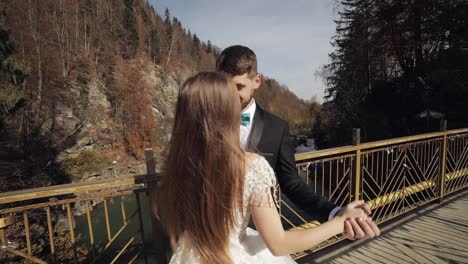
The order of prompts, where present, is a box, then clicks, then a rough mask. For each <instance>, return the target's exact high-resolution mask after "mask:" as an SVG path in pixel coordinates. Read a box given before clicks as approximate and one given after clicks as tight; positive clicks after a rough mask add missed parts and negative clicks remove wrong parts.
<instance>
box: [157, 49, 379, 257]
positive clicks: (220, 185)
mask: <svg viewBox="0 0 468 264" xmlns="http://www.w3.org/2000/svg"><path fill="white" fill-rule="evenodd" d="M216 70H217V71H216V72H201V73H198V74H196V75H195V76H193V77H191V78H189V79H188V80H186V81H185V83H184V84H183V85H182V87H181V88H180V91H179V95H178V99H177V106H176V115H175V120H174V127H173V133H172V139H171V142H170V145H169V148H168V152H167V160H166V163H165V168H164V171H163V175H162V179H161V185H160V189H159V197H158V201H159V209H158V211H159V216H160V218H161V220H162V221H163V223H164V224H165V226H166V228H167V231H168V233H169V235H170V236H171V237H172V238H174V239H176V240H177V241H178V242H177V246H176V248H175V251H174V254H173V256H172V258H171V261H170V263H256V264H257V263H295V262H294V261H293V260H292V259H291V258H290V257H289V254H291V253H295V252H299V251H302V250H306V249H310V248H312V247H314V246H316V245H318V244H319V243H321V242H323V241H325V240H327V239H329V238H330V237H332V236H335V235H338V234H341V233H343V234H344V236H345V237H346V238H349V239H354V238H366V237H374V236H378V235H379V234H380V231H379V228H378V227H377V226H376V225H375V223H374V222H373V221H372V219H371V218H370V217H369V215H370V213H371V211H370V207H369V206H368V205H367V204H366V203H365V202H364V201H354V202H352V203H350V204H348V205H347V206H345V207H338V206H335V205H334V204H333V203H332V202H330V201H328V200H326V199H324V198H323V197H320V196H319V195H318V194H316V193H314V192H313V191H312V188H310V187H309V186H307V185H306V184H305V182H304V181H303V180H302V179H301V178H300V177H299V176H298V174H297V170H296V166H295V160H294V149H293V147H292V145H291V142H290V138H289V127H288V124H287V123H286V121H284V120H282V119H280V118H278V117H276V116H275V115H273V114H271V113H269V112H267V111H265V110H263V109H262V108H261V107H260V106H259V105H257V104H256V102H255V100H254V99H253V93H254V90H255V89H257V88H258V87H259V86H260V84H261V81H262V76H261V75H260V74H259V73H258V72H257V59H256V55H255V53H254V52H253V51H252V50H250V49H249V48H247V47H244V46H232V47H229V48H226V49H225V50H224V51H222V53H221V54H220V56H219V58H218V59H217V62H216ZM239 99H240V103H239ZM278 184H279V186H280V188H281V191H282V192H283V193H284V194H285V195H286V196H287V197H288V198H289V199H290V200H291V201H292V202H293V203H294V204H295V205H297V206H298V207H299V208H300V209H302V210H304V211H306V212H307V213H308V214H310V215H311V216H313V217H315V219H317V220H319V221H320V222H321V224H320V225H319V226H317V227H314V228H310V229H303V230H295V231H286V230H284V229H283V226H282V223H281V218H280V215H279V214H278V206H279V205H278V199H277V197H276V188H277V185H278ZM250 218H252V219H253V222H254V225H255V229H256V230H255V229H254V228H250V227H248V226H249V225H248V223H249V219H250Z"/></svg>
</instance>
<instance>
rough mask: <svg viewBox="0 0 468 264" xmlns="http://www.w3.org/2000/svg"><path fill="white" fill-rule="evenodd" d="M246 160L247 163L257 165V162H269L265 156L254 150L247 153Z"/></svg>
mask: <svg viewBox="0 0 468 264" xmlns="http://www.w3.org/2000/svg"><path fill="white" fill-rule="evenodd" d="M245 161H246V163H247V165H256V164H262V163H267V161H266V160H265V158H264V157H263V156H261V155H258V154H257V153H254V152H246V153H245Z"/></svg>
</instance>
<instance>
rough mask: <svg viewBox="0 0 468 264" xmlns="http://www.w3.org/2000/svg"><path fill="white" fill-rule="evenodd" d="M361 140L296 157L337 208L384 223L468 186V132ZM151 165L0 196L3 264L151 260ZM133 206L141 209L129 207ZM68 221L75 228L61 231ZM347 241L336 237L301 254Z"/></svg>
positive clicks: (294, 216)
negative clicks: (360, 204)
mask: <svg viewBox="0 0 468 264" xmlns="http://www.w3.org/2000/svg"><path fill="white" fill-rule="evenodd" d="M358 138H359V137H358V134H357V137H356V140H354V145H353V146H345V147H341V148H334V149H327V150H321V151H316V152H310V153H301V154H297V155H296V161H297V165H296V166H297V170H298V172H299V174H300V175H301V176H303V177H304V179H305V181H306V184H307V185H308V186H310V188H313V190H314V191H315V192H316V193H318V194H320V195H322V196H324V197H327V198H328V199H330V200H333V201H334V202H335V203H336V204H338V205H345V204H347V203H349V202H351V201H353V200H356V199H364V200H366V201H367V202H368V203H369V205H370V206H371V207H372V210H373V219H374V220H375V221H376V222H377V223H382V222H385V221H388V220H389V219H391V218H394V217H396V216H398V215H401V214H403V213H405V212H407V211H409V210H412V209H414V208H417V207H418V206H421V205H423V204H426V203H428V202H431V201H434V200H437V199H442V198H443V196H444V195H446V194H449V193H452V192H455V191H457V190H460V189H463V188H465V187H466V186H468V129H459V130H451V131H443V132H437V133H430V134H423V135H418V136H411V137H404V138H396V139H390V140H383V141H377V142H370V143H364V144H360V142H359V140H358ZM146 159H147V170H148V172H147V175H140V176H132V177H124V178H116V179H112V180H106V181H99V182H90V183H80V184H65V185H60V186H52V187H45V188H36V189H31V190H24V191H17V192H8V193H1V194H0V244H1V245H0V246H1V247H0V262H2V261H7V262H9V260H14V259H15V258H17V259H18V258H19V259H21V258H24V259H27V260H29V261H31V262H34V263H51V262H52V263H54V262H66V263H114V262H125V263H134V262H137V261H139V262H141V261H144V262H147V261H148V255H149V254H148V252H144V248H145V247H144V241H145V232H144V231H145V230H144V226H145V224H144V223H143V222H144V221H146V220H148V219H151V216H149V213H148V211H149V206H148V203H147V200H145V199H146V192H145V191H149V190H153V188H151V187H150V188H148V184H151V182H155V180H154V179H155V163H154V157H153V153H152V152H151V151H147V152H146ZM148 179H153V180H152V181H151V182H150V181H148ZM125 199H126V200H125ZM130 200H132V201H134V202H135V204H134V205H131V206H129V204H128V203H127V202H128V201H130ZM142 200H145V201H142ZM113 201H114V202H113ZM115 201H117V202H115ZM126 201H127V202H126ZM96 203H99V205H98V206H95V205H96ZM281 205H282V206H281V208H280V212H281V217H282V219H283V220H284V222H285V223H286V224H289V225H290V228H292V229H301V228H310V227H314V226H317V225H319V223H318V222H317V221H314V219H310V217H308V216H307V215H305V214H302V213H301V212H299V211H298V210H296V209H295V207H294V206H292V205H291V204H289V203H288V202H287V201H285V200H283V199H281ZM79 208H81V209H82V210H81V211H82V213H83V215H82V216H79V217H77V216H75V213H74V211H77V209H79ZM145 210H146V213H147V214H146V215H144V213H145V212H142V211H145ZM111 213H112V215H111ZM58 215H59V216H60V215H61V216H62V220H60V219H59V220H57V216H58ZM143 215H144V216H143ZM78 218H80V219H81V220H82V221H81V228H78V220H77V219H78ZM99 223H100V226H99ZM59 224H61V225H62V226H63V225H64V226H66V228H62V229H61V230H58V229H57V225H59ZM41 228H42V229H43V230H42V231H40V232H38V231H37V230H38V229H39V230H40V229H41ZM150 228H153V230H152V231H153V232H152V233H153V237H152V238H153V240H152V248H154V250H158V248H163V246H161V244H160V243H161V240H160V239H154V238H155V237H157V235H158V233H156V232H159V231H155V229H154V228H155V227H154V225H153V226H151V227H150ZM78 229H80V230H78ZM33 231H34V232H33ZM146 231H147V232H149V231H150V230H146ZM99 234H101V235H99ZM154 234H156V236H155V235H154ZM146 238H148V237H146ZM342 239H343V237H342V236H336V237H333V238H331V239H330V240H328V241H326V242H324V243H322V244H320V245H319V246H318V247H316V248H313V249H311V250H309V251H307V252H299V253H297V254H295V255H294V257H295V258H300V257H302V256H304V255H305V254H307V253H308V252H310V251H316V250H319V249H321V248H324V247H326V246H328V245H331V244H334V243H336V242H338V241H340V240H342ZM158 243H159V244H158ZM157 254H159V255H163V254H164V250H162V251H161V252H159V253H157ZM150 262H151V261H150Z"/></svg>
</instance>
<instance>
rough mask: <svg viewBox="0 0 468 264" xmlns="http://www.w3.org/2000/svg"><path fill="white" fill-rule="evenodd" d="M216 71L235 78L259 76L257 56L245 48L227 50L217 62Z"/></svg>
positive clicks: (231, 47) (237, 47)
mask: <svg viewBox="0 0 468 264" xmlns="http://www.w3.org/2000/svg"><path fill="white" fill-rule="evenodd" d="M216 70H217V71H222V72H225V73H228V74H231V75H233V76H237V75H243V74H246V73H247V75H248V76H249V77H253V76H255V75H257V56H256V55H255V53H254V52H253V51H252V50H251V49H249V48H247V47H244V46H241V45H235V46H230V47H227V48H225V49H224V50H223V51H222V52H221V54H220V55H219V57H218V59H217V60H216Z"/></svg>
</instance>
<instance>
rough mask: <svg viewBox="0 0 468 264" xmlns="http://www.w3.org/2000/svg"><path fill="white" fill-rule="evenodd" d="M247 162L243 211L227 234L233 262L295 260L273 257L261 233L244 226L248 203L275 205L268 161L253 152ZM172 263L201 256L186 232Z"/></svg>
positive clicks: (270, 263)
mask: <svg viewBox="0 0 468 264" xmlns="http://www.w3.org/2000/svg"><path fill="white" fill-rule="evenodd" d="M252 157H253V158H252V160H251V161H250V165H249V166H247V170H246V176H245V184H244V194H243V204H244V208H243V210H244V212H243V214H242V213H241V212H239V213H238V215H237V220H238V221H237V222H238V223H239V224H238V225H237V226H236V227H235V228H234V229H233V230H232V232H231V235H230V238H229V240H230V251H231V256H232V260H233V262H234V263H236V264H247V263H255V264H261V263H268V264H288V263H296V262H295V261H294V260H292V258H291V257H289V256H282V257H275V256H273V255H272V254H271V252H270V250H269V249H268V247H267V246H266V245H265V242H264V241H263V239H262V238H261V237H260V234H259V233H258V232H257V231H255V230H253V229H251V228H249V227H247V225H248V223H249V218H250V211H249V205H254V206H263V207H265V206H267V207H273V206H275V205H276V206H277V199H276V193H275V192H273V194H274V195H273V196H274V197H272V190H274V189H275V188H276V177H275V175H274V172H273V169H272V168H271V167H270V165H269V164H268V162H267V161H266V160H265V159H264V158H263V157H261V156H257V155H252ZM170 263H171V264H179V263H180V264H182V263H184V264H185V263H194V264H195V263H200V259H199V257H198V256H197V253H196V252H195V250H194V249H193V248H191V243H190V239H189V237H188V236H185V237H184V238H182V239H180V240H179V242H178V244H177V249H176V251H175V252H174V255H173V256H172V258H171V261H170Z"/></svg>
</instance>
